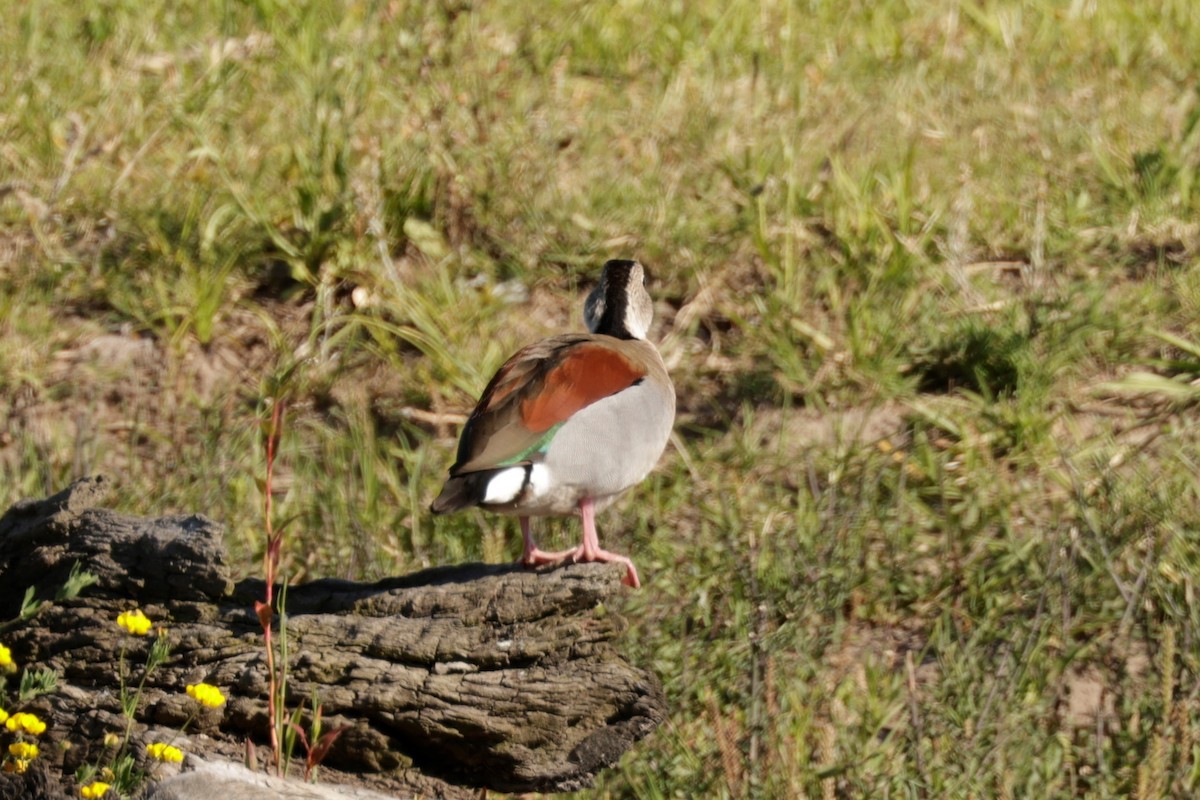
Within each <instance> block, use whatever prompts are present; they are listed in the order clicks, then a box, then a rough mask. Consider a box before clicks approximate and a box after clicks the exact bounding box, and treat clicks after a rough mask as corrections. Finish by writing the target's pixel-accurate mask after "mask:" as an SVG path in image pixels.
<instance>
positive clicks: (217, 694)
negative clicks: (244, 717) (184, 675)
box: [187, 683, 225, 708]
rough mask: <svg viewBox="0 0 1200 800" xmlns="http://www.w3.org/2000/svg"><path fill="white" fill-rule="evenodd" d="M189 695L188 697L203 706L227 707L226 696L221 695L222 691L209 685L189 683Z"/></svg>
mask: <svg viewBox="0 0 1200 800" xmlns="http://www.w3.org/2000/svg"><path fill="white" fill-rule="evenodd" d="M187 693H188V697H190V698H192V699H193V700H195V701H196V702H197V703H199V704H200V705H202V706H208V707H209V708H216V707H217V706H223V705H225V695H223V694H221V690H220V689H218V688H217V687H216V686H213V685H212V684H209V683H195V684H192V683H189V684H188V687H187Z"/></svg>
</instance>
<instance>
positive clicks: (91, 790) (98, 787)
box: [79, 781, 109, 798]
mask: <svg viewBox="0 0 1200 800" xmlns="http://www.w3.org/2000/svg"><path fill="white" fill-rule="evenodd" d="M108 789H109V785H108V784H107V783H105V782H104V781H92V782H91V783H89V784H88V785H87V786H84V787H82V788H81V789H80V790H79V793H80V794H81V795H83V796H84V797H88V798H92V797H104V795H106V794H108Z"/></svg>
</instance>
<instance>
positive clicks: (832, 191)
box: [0, 0, 1200, 798]
mask: <svg viewBox="0 0 1200 800" xmlns="http://www.w3.org/2000/svg"><path fill="white" fill-rule="evenodd" d="M9 16H10V19H9V23H10V24H8V25H6V26H4V27H3V28H0V76H2V77H3V80H0V109H3V110H2V111H0V142H3V145H2V146H0V342H2V346H0V420H2V421H3V424H2V425H0V465H2V466H3V470H2V472H0V474H2V475H3V476H4V480H3V481H2V482H0V505H3V506H5V507H6V506H7V505H8V504H9V503H11V502H13V501H15V500H16V499H18V498H20V497H23V496H31V495H43V494H47V493H50V492H53V491H56V490H58V489H60V488H61V487H62V486H63V485H64V484H65V483H66V482H68V481H69V480H71V479H72V478H74V477H77V476H79V475H82V474H86V473H91V472H96V471H100V472H105V473H107V474H109V475H110V476H113V477H115V478H116V479H117V480H118V482H119V486H120V490H119V497H118V499H117V505H119V507H120V508H121V509H122V510H125V511H129V512H136V513H163V512H166V511H173V510H179V511H202V512H204V513H206V514H208V515H210V516H212V517H214V518H216V519H218V520H219V521H221V522H222V523H224V524H225V525H227V527H228V531H229V545H230V549H231V552H232V553H233V554H234V558H235V561H236V563H237V565H238V567H239V569H241V570H242V571H244V572H246V573H252V572H255V571H256V570H257V565H258V563H259V559H260V557H261V548H262V547H263V541H262V534H261V526H260V521H259V508H260V502H261V498H260V495H259V483H258V482H259V481H260V480H261V476H262V474H263V463H264V455H263V452H262V447H261V431H260V427H261V425H262V423H263V417H264V411H263V409H264V407H265V399H266V398H270V397H281V396H286V397H288V398H290V402H291V409H292V411H291V416H290V418H289V427H288V429H287V432H286V436H285V439H284V443H283V452H282V454H281V456H280V462H279V468H280V473H279V474H278V475H277V477H276V485H277V487H278V488H279V490H280V496H279V497H278V507H279V513H280V518H281V519H290V520H291V522H290V524H289V525H288V527H287V536H288V537H290V544H291V546H290V547H289V548H288V550H287V552H286V555H285V559H286V563H285V567H286V569H287V571H288V573H289V575H291V576H292V577H293V578H295V579H303V578H308V577H313V576H318V575H339V576H346V577H352V578H373V577H377V576H380V575H385V574H394V573H397V572H402V571H406V570H412V569H416V568H419V567H422V566H425V565H430V564H443V563H452V562H456V561H462V560H468V559H479V558H487V559H491V560H500V559H509V558H512V557H514V556H515V555H516V553H517V552H518V546H519V541H518V538H517V536H516V534H515V524H513V523H512V521H506V520H499V519H495V518H491V517H487V516H485V515H483V514H479V513H472V514H464V515H460V516H456V517H451V518H437V519H434V518H432V517H431V516H430V515H429V514H428V512H427V507H428V503H429V501H430V499H431V498H432V497H433V495H434V493H435V492H436V491H437V488H438V486H439V482H440V480H441V478H442V476H443V475H444V471H445V469H446V467H447V465H448V463H449V462H450V461H451V460H452V452H453V446H454V436H455V435H456V433H457V423H456V422H455V420H456V419H457V418H456V417H455V415H456V414H461V413H463V412H465V411H467V410H469V408H470V406H471V404H472V403H473V401H474V398H475V397H477V395H478V393H479V391H480V390H481V389H482V387H483V386H484V384H485V383H486V381H487V379H488V377H489V376H490V375H491V373H492V372H493V371H494V370H495V369H496V367H498V366H499V364H501V363H502V361H503V359H504V358H505V357H506V356H507V355H508V354H509V353H511V352H512V351H513V350H515V349H516V348H517V347H519V346H521V345H522V344H524V343H526V342H528V341H530V340H532V339H534V338H536V337H539V336H542V335H546V334H548V333H551V332H558V331H563V330H571V329H577V328H579V327H580V325H581V323H580V311H579V306H580V302H581V299H582V294H583V292H584V291H585V290H586V289H587V288H588V287H589V286H590V283H589V282H590V281H591V280H593V279H594V277H595V276H596V274H597V271H598V268H599V265H600V264H601V263H602V262H603V260H604V259H606V258H608V257H617V256H636V257H638V258H640V259H642V260H643V261H644V262H646V263H647V264H648V265H649V267H650V269H651V271H652V273H653V275H654V278H655V284H654V287H653V288H654V293H655V294H656V296H657V297H658V298H659V301H660V302H659V306H658V308H659V320H660V323H659V325H658V327H657V328H656V331H655V335H656V336H657V337H658V338H659V340H660V341H662V349H663V351H664V354H665V356H666V358H667V359H668V361H669V363H671V364H672V365H673V376H674V378H675V381H676V384H677V387H678V390H679V396H680V418H679V422H678V425H677V434H678V437H677V439H676V440H675V444H674V446H673V447H672V448H670V449H669V450H668V453H667V455H666V456H665V457H664V459H663V462H662V465H661V466H660V468H659V469H658V470H657V471H656V472H655V473H654V474H653V475H652V477H651V478H650V479H649V480H647V482H646V483H645V484H644V485H643V486H641V487H638V488H637V489H636V490H635V491H633V492H632V493H631V494H630V496H629V498H628V499H627V500H626V501H624V502H623V503H622V504H619V505H618V506H617V508H616V510H614V511H611V512H608V513H607V514H605V515H604V516H603V518H602V519H601V521H600V525H601V531H602V536H603V540H604V541H605V543H606V544H608V545H610V546H611V547H613V548H614V549H617V550H621V551H629V552H631V553H632V554H633V556H634V558H635V560H636V561H637V563H638V565H639V568H640V570H641V573H642V575H643V577H644V579H645V581H646V587H645V588H644V589H643V590H642V591H640V592H638V593H635V594H633V595H632V596H631V597H630V599H629V601H628V603H627V604H626V605H625V608H624V610H623V611H624V613H625V614H626V615H627V616H628V618H629V619H630V621H631V625H632V630H631V631H630V635H629V637H628V647H629V648H630V649H631V651H632V652H633V654H634V656H635V657H636V658H637V659H638V660H639V661H640V662H642V663H645V664H647V665H649V666H651V667H652V668H653V669H654V670H655V671H656V672H657V673H658V675H659V676H660V677H661V678H662V681H663V683H664V685H665V688H666V691H667V693H668V696H669V699H670V703H671V709H672V716H671V719H670V721H669V722H668V723H667V724H666V725H664V726H663V727H662V729H661V730H660V731H659V732H658V733H657V734H655V736H654V737H653V738H652V739H650V740H649V741H648V742H646V743H645V744H643V745H642V746H640V747H638V748H637V749H636V750H635V751H634V752H632V753H631V754H629V755H628V756H627V757H626V758H625V760H624V761H623V762H622V764H621V767H620V768H619V769H617V770H614V771H612V772H611V773H609V774H607V775H606V776H605V777H604V779H603V781H602V783H601V785H600V786H599V787H598V788H597V789H596V790H595V792H594V794H593V796H595V797H645V798H659V797H664V798H665V797H680V798H682V797H697V796H730V797H741V796H754V797H781V798H782V797H789V798H790V797H801V796H806V797H822V798H828V797H837V796H855V797H857V796H870V797H914V798H924V797H930V798H933V797H970V796H974V797H1023V796H1038V797H1085V796H1086V797H1096V798H1104V797H1127V796H1135V797H1140V798H1151V797H1166V796H1185V795H1188V794H1190V793H1193V792H1195V791H1196V790H1197V788H1198V786H1200V744H1197V743H1198V742H1200V727H1198V726H1200V718H1198V717H1200V712H1197V705H1196V696H1197V692H1198V691H1200V690H1198V688H1197V687H1200V682H1198V677H1200V657H1198V656H1197V653H1198V652H1200V650H1198V638H1200V612H1198V611H1197V608H1198V607H1200V606H1198V605H1197V603H1196V602H1195V598H1194V594H1195V591H1196V583H1197V577H1198V575H1200V548H1198V547H1197V544H1196V536H1197V533H1196V532H1197V530H1198V529H1200V497H1198V496H1197V495H1198V492H1200V482H1198V480H1197V478H1196V475H1197V474H1198V465H1197V459H1196V457H1195V451H1196V443H1197V438H1198V437H1197V425H1196V422H1195V419H1196V417H1195V411H1196V408H1197V405H1198V403H1197V399H1198V397H1200V396H1198V395H1197V393H1196V391H1195V387H1194V386H1193V385H1192V384H1191V381H1194V380H1195V379H1196V377H1197V375H1198V374H1200V366H1198V365H1197V352H1200V350H1198V349H1197V342H1200V314H1198V313H1197V312H1198V311H1200V266H1198V263H1197V259H1196V252H1197V247H1198V245H1200V226H1198V225H1197V223H1196V222H1195V220H1196V219H1197V213H1198V212H1200V187H1198V186H1197V174H1198V169H1200V83H1198V82H1197V78H1196V76H1197V75H1198V74H1200V56H1197V54H1196V48H1195V42H1196V41H1200V9H1198V8H1197V7H1196V6H1195V4H1194V3H1192V2H1190V0H1160V2H1156V3H1151V4H1143V3H1133V2H1125V3H1116V2H1114V3H1088V2H1074V3H1055V2H1050V1H1049V0H1028V1H1027V2H999V3H986V4H979V3H953V2H935V3H915V2H905V0H884V1H883V2H860V3H821V2H812V3H806V4H795V5H787V4H778V3H766V4H760V3H749V2H741V1H739V0H735V2H732V3H718V2H699V3H687V4H683V3H673V4H672V3H668V4H658V3H642V2H626V3H618V4H602V5H597V4H588V3H578V2H552V3H547V4H543V5H542V6H541V7H539V9H538V10H537V12H536V14H534V13H531V12H530V11H529V10H528V7H527V6H526V5H524V4H520V3H513V2H507V1H502V2H491V3H485V4H471V3H457V2H449V1H448V2H444V3H439V4H427V3H406V2H379V3H326V2H317V0H313V2H306V3H281V2H275V1H274V0H259V1H258V2H255V3H248V4H242V3H236V4H235V3H224V4H221V3H214V4H187V3H185V4H180V3H166V2H158V3H154V2H152V3H132V2H125V0H81V2H75V3H64V2H61V0H39V1H37V2H29V3H24V4H21V5H19V6H18V7H17V8H16V9H14V10H13V11H12V13H11V14H10V15H9ZM1127 375H1133V376H1134V377H1132V378H1130V379H1129V380H1126V377H1125V376H1127ZM1150 376H1152V377H1150ZM548 527H549V528H550V533H549V534H548V535H547V536H548V538H549V540H550V543H551V544H552V543H553V540H554V539H556V538H558V539H562V540H566V539H569V538H574V537H575V536H576V534H577V530H576V527H575V526H574V525H573V524H571V523H569V522H567V523H549V525H548ZM301 543H302V545H303V546H300V545H301Z"/></svg>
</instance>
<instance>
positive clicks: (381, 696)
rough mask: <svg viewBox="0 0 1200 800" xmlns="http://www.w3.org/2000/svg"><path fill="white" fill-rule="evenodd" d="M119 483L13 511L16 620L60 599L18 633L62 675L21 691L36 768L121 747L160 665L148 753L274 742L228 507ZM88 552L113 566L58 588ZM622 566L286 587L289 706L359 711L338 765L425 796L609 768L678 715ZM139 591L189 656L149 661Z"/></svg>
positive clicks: (1, 555)
mask: <svg viewBox="0 0 1200 800" xmlns="http://www.w3.org/2000/svg"><path fill="white" fill-rule="evenodd" d="M108 488H109V487H108V482H107V481H105V480H104V479H103V478H99V477H97V478H86V479H83V480H80V481H77V482H76V483H74V484H73V485H72V486H71V487H70V488H68V489H66V490H65V491H63V492H61V493H59V494H57V495H54V496H53V497H50V498H47V499H44V500H33V501H22V502H20V503H18V504H16V505H15V506H13V507H12V508H11V509H9V510H8V511H7V512H6V513H5V514H4V515H3V516H2V517H0V619H12V618H14V617H15V616H16V615H17V613H18V611H19V609H20V607H21V604H22V600H23V599H24V596H25V591H26V587H33V592H34V595H35V596H36V597H37V599H39V600H42V601H44V604H43V605H42V607H41V608H40V610H39V611H38V612H37V614H36V615H35V616H33V617H32V618H31V619H29V620H27V621H24V622H17V623H16V624H14V625H12V626H11V627H9V629H8V630H6V631H4V632H3V634H0V641H2V642H3V644H5V645H7V646H9V647H10V648H11V650H12V657H13V660H14V661H15V662H16V663H17V664H19V665H20V666H21V667H22V668H25V669H27V670H28V669H36V668H43V667H44V668H48V669H51V670H53V671H54V672H55V673H56V674H57V676H58V683H57V686H56V687H55V688H54V689H53V690H52V691H50V692H48V693H46V694H42V695H40V696H37V697H36V698H34V699H32V700H30V701H29V702H27V703H25V704H22V705H19V707H20V708H21V709H22V710H30V711H34V712H36V713H37V714H39V715H40V716H41V717H42V719H43V720H45V721H46V723H47V726H48V729H47V731H46V733H45V735H44V736H43V739H44V741H45V742H46V743H47V744H49V745H52V746H43V747H42V753H43V756H42V757H41V758H40V759H39V761H41V762H42V763H43V767H42V770H43V771H49V772H50V773H51V774H50V776H49V778H47V777H46V776H45V775H40V776H39V777H38V780H43V781H44V780H47V779H49V780H51V781H54V780H58V781H60V782H61V783H62V785H64V786H67V787H70V786H72V781H73V777H72V776H73V775H74V773H75V771H76V769H78V768H79V767H80V766H81V765H84V764H97V763H102V762H103V760H104V758H105V754H106V748H111V747H112V744H111V742H112V738H111V737H110V739H109V742H110V744H108V745H105V743H104V742H105V735H106V734H113V733H115V734H118V736H123V735H124V733H125V731H126V726H127V724H129V720H128V719H127V717H125V716H124V715H123V714H122V708H121V694H122V685H124V687H125V691H126V693H128V692H131V691H132V690H133V688H135V687H137V686H138V685H139V682H141V681H143V679H144V684H142V685H141V690H140V700H139V702H138V704H137V709H136V712H135V713H134V719H133V722H132V726H131V727H130V731H129V735H130V739H131V741H132V742H133V743H134V745H135V746H133V747H132V748H131V752H133V753H136V754H144V744H145V743H148V742H150V741H156V740H157V741H166V740H167V739H166V738H164V737H174V738H173V740H174V741H175V742H176V743H177V744H180V746H181V748H182V749H184V750H186V752H187V753H188V754H189V761H191V760H194V761H195V762H196V763H205V762H211V761H213V760H216V761H218V762H221V761H225V762H231V761H232V762H243V761H245V760H246V758H247V752H248V751H250V752H254V751H255V750H256V751H257V753H258V756H257V758H256V759H255V760H257V761H262V760H263V755H264V752H265V751H266V750H267V748H266V747H265V746H264V744H265V743H266V741H267V738H266V736H267V731H268V715H267V704H266V697H267V669H266V660H265V651H264V647H263V642H262V630H261V627H260V624H259V621H258V618H257V616H256V615H255V612H254V602H255V600H258V599H261V598H262V597H263V594H264V588H265V587H264V584H263V582H262V581H260V580H254V579H247V580H242V581H239V582H236V583H235V582H234V581H233V580H232V579H231V577H230V576H231V573H230V570H229V567H228V565H227V563H226V557H225V550H224V546H223V544H222V529H221V526H220V525H218V524H216V523H215V522H213V521H211V520H209V519H206V518H205V517H203V516H199V515H187V516H165V517H159V518H154V519H151V518H142V517H133V516H128V515H124V514H119V513H116V512H114V511H111V510H109V509H106V508H103V507H101V503H102V502H103V500H104V498H105V497H106V495H107V494H108ZM76 564H78V565H79V567H81V568H82V569H85V570H87V571H89V572H91V573H93V574H94V575H95V576H96V578H97V582H96V583H95V585H92V586H90V587H88V588H87V589H86V590H85V591H83V592H82V593H81V594H80V595H79V596H77V597H75V598H73V599H66V600H55V593H56V592H57V591H58V590H59V588H60V587H61V586H62V585H63V584H64V582H65V581H67V579H68V577H69V576H70V573H71V570H72V568H73V567H74V566H75V565H76ZM622 576H623V570H622V569H621V568H620V567H619V566H613V565H592V564H585V565H572V566H569V567H564V568H559V569H554V570H549V571H539V572H531V571H527V570H523V569H520V568H517V567H514V566H510V565H485V564H468V565H462V566H455V567H442V568H436V569H429V570H424V571H422V572H418V573H414V574H411V575H405V576H402V577H396V578H389V579H386V580H383V581H379V582H377V583H370V584H367V583H356V582H351V581H344V580H317V581H313V582H310V583H305V584H301V585H297V586H291V587H288V588H287V590H286V593H285V598H286V614H287V617H286V636H287V640H288V652H289V676H288V697H287V706H288V708H289V709H296V708H300V707H307V706H309V705H310V698H313V697H315V698H317V701H318V702H319V703H320V705H321V707H322V709H323V725H324V727H325V729H326V730H329V729H331V728H333V727H337V726H345V731H344V733H343V734H342V735H341V736H340V737H339V738H338V739H337V741H336V742H335V744H334V745H333V747H332V749H331V750H330V752H329V754H328V756H327V758H326V759H325V761H324V762H323V764H322V767H321V772H320V775H321V781H322V783H330V784H349V785H352V786H355V787H358V788H359V789H363V788H366V789H374V790H377V791H385V792H387V793H389V794H392V795H394V796H405V795H411V794H421V795H423V796H426V797H430V796H433V797H437V796H442V797H458V796H465V794H466V792H467V790H468V789H473V788H491V789H497V790H501V791H508V792H520V791H572V790H576V789H580V788H584V787H586V786H589V785H591V783H592V782H593V780H594V778H595V776H596V774H597V773H598V772H599V771H600V770H602V769H604V768H606V767H608V766H611V765H613V764H614V763H615V762H616V761H617V760H618V759H619V758H620V756H621V755H622V753H624V752H625V751H626V750H628V749H629V748H630V747H631V746H632V745H633V744H634V743H635V742H637V741H638V740H640V739H642V738H643V737H645V736H646V735H647V734H648V733H649V732H650V731H651V730H653V728H654V727H655V726H656V725H657V724H658V723H659V722H660V721H661V720H662V719H664V718H665V701H664V698H663V694H662V691H661V688H660V686H659V683H658V681H657V680H656V679H655V678H654V676H653V675H652V674H650V673H649V672H647V671H645V670H643V669H639V668H638V667H636V666H634V665H632V664H631V663H630V662H629V660H628V659H627V658H626V657H624V656H623V655H622V654H621V652H620V651H619V649H618V639H619V637H620V634H621V632H622V630H623V622H622V620H621V618H620V617H619V616H618V615H616V614H614V613H612V612H611V611H610V610H609V609H608V608H607V607H606V605H605V603H606V602H608V601H610V600H612V599H613V598H615V597H618V596H619V595H620V594H621V593H622V591H624V590H623V589H622V588H621V586H620V581H621V578H622ZM133 607H138V608H141V609H142V610H143V611H144V612H145V614H146V615H147V616H148V617H150V618H151V619H152V620H153V621H154V622H155V623H156V625H161V626H165V627H166V630H167V634H166V635H167V637H168V639H169V642H170V657H169V658H168V659H167V661H166V662H165V663H163V664H162V665H161V666H158V667H157V668H156V669H154V670H152V671H150V672H149V673H148V674H147V673H146V672H145V670H144V664H145V659H146V654H147V652H148V650H149V648H150V646H151V644H152V642H153V640H154V638H155V637H154V635H153V633H152V634H151V635H149V636H145V637H135V636H133V635H132V634H130V633H128V632H126V631H124V630H122V629H120V628H119V627H118V626H117V625H116V624H115V619H116V617H117V615H118V614H119V613H120V612H121V611H124V610H128V609H130V608H133ZM277 619H278V618H277ZM122 675H123V677H122ZM200 682H205V683H210V684H213V685H215V686H218V687H220V688H221V689H222V691H223V692H224V693H225V695H226V696H227V697H228V702H227V703H226V705H225V706H223V707H221V708H218V709H202V710H201V711H200V712H199V713H198V712H197V705H196V703H195V702H194V701H193V700H192V699H191V698H189V697H188V696H187V695H186V694H185V692H184V687H185V686H186V685H187V684H194V683H200ZM10 687H11V682H10ZM10 694H11V693H10ZM14 707H17V706H14ZM11 710H12V709H10V711H11ZM306 725H307V723H306V722H305V723H302V724H301V727H305V726H306ZM181 729H183V733H182V734H181V733H180V730H181ZM248 743H250V746H248ZM254 743H257V745H258V747H257V748H255V747H253V744H254ZM139 757H142V756H141V755H139ZM297 757H298V758H299V761H300V763H301V766H302V764H303V753H302V752H297ZM141 766H143V767H144V768H145V769H146V770H147V771H151V770H158V771H159V772H161V765H155V764H150V763H144V764H142V765H141ZM186 768H187V762H185V769H186ZM33 772H36V771H33ZM31 774H32V772H31ZM152 774H155V775H156V774H157V773H156V772H152ZM6 777H7V778H8V779H11V780H16V779H17V777H19V776H6ZM30 780H33V778H30ZM69 793H70V794H71V796H76V797H77V796H78V792H77V790H74V791H70V792H69ZM4 796H5V792H4V790H3V787H2V786H0V797H4ZM163 796H167V795H163ZM171 796H174V795H171ZM256 796H257V795H256ZM281 796H285V795H283V794H281ZM225 797H226V798H227V800H228V799H229V797H230V796H229V795H228V794H226V795H225Z"/></svg>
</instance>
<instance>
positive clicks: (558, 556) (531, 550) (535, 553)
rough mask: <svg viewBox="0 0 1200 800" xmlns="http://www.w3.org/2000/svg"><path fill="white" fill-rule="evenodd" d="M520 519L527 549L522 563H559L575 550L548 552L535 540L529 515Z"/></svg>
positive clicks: (533, 565)
mask: <svg viewBox="0 0 1200 800" xmlns="http://www.w3.org/2000/svg"><path fill="white" fill-rule="evenodd" d="M520 521H521V535H522V536H524V537H525V551H524V552H523V553H521V563H522V564H524V565H525V566H527V567H536V566H538V565H540V564H558V563H560V562H561V561H562V560H563V559H564V558H566V557H567V556H569V555H570V554H571V553H573V552H574V551H573V550H567V551H564V552H562V553H547V552H546V551H545V550H542V549H541V548H539V547H538V546H537V543H536V542H534V541H533V533H532V532H531V531H530V530H529V517H521V518H520Z"/></svg>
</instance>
